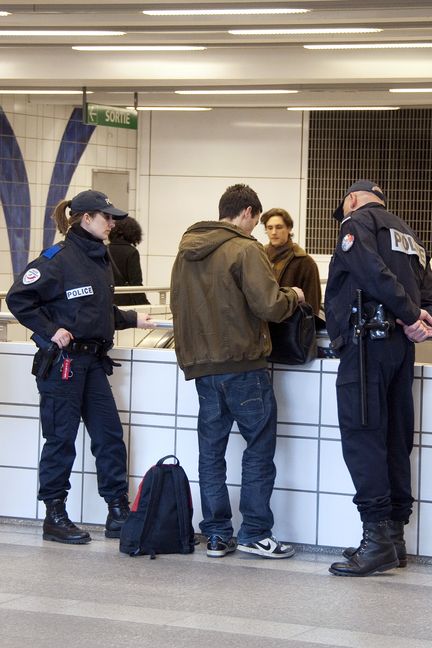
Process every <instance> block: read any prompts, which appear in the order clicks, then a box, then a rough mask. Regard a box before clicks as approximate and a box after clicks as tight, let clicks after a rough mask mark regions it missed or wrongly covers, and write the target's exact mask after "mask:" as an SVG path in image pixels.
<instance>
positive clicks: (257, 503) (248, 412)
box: [195, 369, 277, 543]
mask: <svg viewBox="0 0 432 648" xmlns="http://www.w3.org/2000/svg"><path fill="white" fill-rule="evenodd" d="M195 383H196V389H197V392H198V398H199V404H200V408H199V414H198V442H199V481H200V491H201V507H202V514H203V518H204V519H203V521H202V522H201V523H200V528H201V531H202V533H203V534H204V535H206V536H211V535H218V536H220V537H221V538H222V539H223V540H228V539H229V538H231V536H232V534H233V527H232V523H231V516H232V513H231V505H230V500H229V495H228V489H227V486H226V461H225V451H226V447H227V443H228V438H229V434H230V431H231V428H232V424H233V422H234V421H236V422H237V425H238V427H239V430H240V433H241V435H242V436H243V438H244V439H245V441H246V443H247V447H246V449H245V451H244V453H243V459H242V484H241V493H240V513H241V514H242V518H243V521H242V525H241V527H240V530H239V532H238V535H237V540H238V542H240V543H247V542H257V541H258V540H262V539H264V538H267V537H268V536H270V535H271V530H272V527H273V513H272V511H271V509H270V497H271V494H272V491H273V485H274V480H275V477H276V468H275V465H274V463H273V457H274V453H275V448H276V419H277V408H276V400H275V397H274V393H273V387H272V384H271V382H270V376H269V373H268V370H267V369H259V370H257V371H247V372H244V373H230V374H222V375H219V376H205V377H203V378H197V379H196V381H195Z"/></svg>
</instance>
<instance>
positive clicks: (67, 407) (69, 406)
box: [36, 353, 128, 502]
mask: <svg viewBox="0 0 432 648" xmlns="http://www.w3.org/2000/svg"><path fill="white" fill-rule="evenodd" d="M70 358H71V359H72V364H71V371H72V374H73V375H71V377H70V379H69V380H62V377H61V366H62V361H61V360H60V361H59V362H58V363H57V364H55V365H54V366H53V367H52V369H51V370H50V372H49V374H48V376H47V378H45V379H40V378H37V381H36V382H37V386H38V390H39V393H40V416H41V423H42V434H43V437H44V438H45V444H44V446H43V448H42V454H41V458H40V464H39V483H40V486H39V495H38V499H40V500H44V501H47V500H52V499H57V498H62V499H63V498H65V497H66V495H67V492H68V490H69V489H70V481H69V479H70V475H71V471H72V466H73V463H74V461H75V456H76V451H75V440H76V437H77V433H78V428H79V424H80V418H81V417H82V419H83V421H84V424H85V426H86V429H87V431H88V433H89V436H90V440H91V446H90V447H91V451H92V453H93V455H94V457H95V459H96V471H97V480H98V490H99V494H100V495H101V497H103V498H104V499H105V501H106V502H109V501H110V500H112V499H114V498H116V497H118V496H119V495H122V494H123V493H126V492H127V490H128V484H127V474H126V473H127V459H126V448H125V444H124V442H123V429H122V426H121V423H120V418H119V415H118V412H117V407H116V404H115V401H114V397H113V395H112V391H111V387H110V385H109V382H108V379H107V376H106V374H105V371H104V369H103V366H102V361H101V359H100V358H99V357H98V356H96V355H90V354H75V353H74V354H72V353H71V354H70Z"/></svg>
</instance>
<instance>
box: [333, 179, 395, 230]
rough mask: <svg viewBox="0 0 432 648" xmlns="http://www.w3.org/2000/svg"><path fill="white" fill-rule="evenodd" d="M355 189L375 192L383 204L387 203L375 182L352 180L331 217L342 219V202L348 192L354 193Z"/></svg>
mask: <svg viewBox="0 0 432 648" xmlns="http://www.w3.org/2000/svg"><path fill="white" fill-rule="evenodd" d="M355 191H368V192H369V193H373V194H375V196H378V198H380V199H381V200H382V201H383V202H384V206H386V204H387V199H386V197H385V195H384V193H383V191H382V189H380V187H378V185H377V184H376V183H375V182H371V181H370V180H357V182H354V184H352V185H351V187H349V188H348V189H347V190H346V192H345V194H344V197H343V198H342V200H341V202H340V204H339V206H338V208H337V209H336V211H334V212H333V218H336V220H338V221H341V220H343V217H344V213H343V204H344V200H345V198H346V197H347V196H348V195H349V194H350V193H354V192H355Z"/></svg>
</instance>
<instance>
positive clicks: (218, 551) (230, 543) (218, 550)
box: [207, 535, 237, 558]
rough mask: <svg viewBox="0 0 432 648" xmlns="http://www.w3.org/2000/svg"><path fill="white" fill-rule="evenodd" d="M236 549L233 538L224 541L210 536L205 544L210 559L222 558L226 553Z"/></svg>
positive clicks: (215, 536)
mask: <svg viewBox="0 0 432 648" xmlns="http://www.w3.org/2000/svg"><path fill="white" fill-rule="evenodd" d="M236 549H237V542H236V541H235V540H234V538H230V539H229V540H227V541H225V540H222V538H221V537H220V536H217V535H212V536H210V538H209V539H208V542H207V556H210V558H223V557H224V556H226V554H227V553H232V552H233V551H235V550H236Z"/></svg>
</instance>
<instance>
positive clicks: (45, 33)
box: [0, 29, 126, 37]
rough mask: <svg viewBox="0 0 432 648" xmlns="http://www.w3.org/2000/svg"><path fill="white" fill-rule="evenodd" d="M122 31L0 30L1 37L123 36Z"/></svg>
mask: <svg viewBox="0 0 432 648" xmlns="http://www.w3.org/2000/svg"><path fill="white" fill-rule="evenodd" d="M125 34H126V32H123V31H107V30H101V29H97V30H96V29H0V37H1V36H124V35H125Z"/></svg>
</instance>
